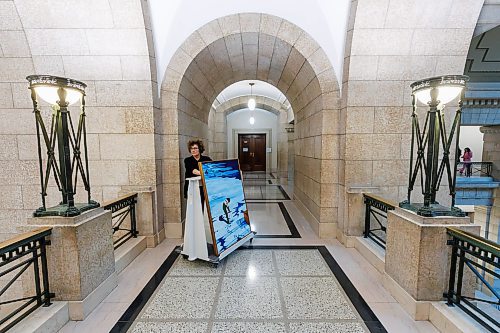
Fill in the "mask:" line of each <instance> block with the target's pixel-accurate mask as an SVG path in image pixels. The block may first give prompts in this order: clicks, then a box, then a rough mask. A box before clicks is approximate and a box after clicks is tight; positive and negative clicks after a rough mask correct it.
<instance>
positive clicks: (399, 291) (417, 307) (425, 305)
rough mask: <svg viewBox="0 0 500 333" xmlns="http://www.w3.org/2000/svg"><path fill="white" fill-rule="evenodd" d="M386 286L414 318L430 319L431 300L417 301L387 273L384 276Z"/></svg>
mask: <svg viewBox="0 0 500 333" xmlns="http://www.w3.org/2000/svg"><path fill="white" fill-rule="evenodd" d="M382 280H383V281H382V283H383V286H384V288H385V289H386V290H387V291H389V292H390V293H391V295H392V297H394V299H395V300H396V301H397V302H398V303H399V304H400V305H401V306H402V307H403V309H404V310H405V311H406V312H407V313H408V314H409V315H410V317H412V318H413V319H414V320H429V308H430V305H431V302H427V301H417V300H415V299H414V298H413V297H412V296H411V295H410V294H408V293H407V292H406V290H404V289H403V288H402V287H401V286H400V285H399V284H398V283H397V282H396V281H394V280H393V279H392V278H391V277H390V276H389V275H387V273H384V276H383V278H382Z"/></svg>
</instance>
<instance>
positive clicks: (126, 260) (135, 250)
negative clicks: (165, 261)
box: [115, 236, 147, 275]
mask: <svg viewBox="0 0 500 333" xmlns="http://www.w3.org/2000/svg"><path fill="white" fill-rule="evenodd" d="M146 247H147V241H146V237H144V236H137V238H130V239H129V240H127V242H125V244H123V245H122V246H120V247H119V248H117V249H116V250H115V273H116V274H117V275H118V274H120V272H121V271H122V270H124V269H125V267H127V266H128V265H129V264H130V263H131V262H132V261H133V260H134V259H135V258H136V257H137V256H138V255H139V254H141V252H142V251H144V250H145V249H146Z"/></svg>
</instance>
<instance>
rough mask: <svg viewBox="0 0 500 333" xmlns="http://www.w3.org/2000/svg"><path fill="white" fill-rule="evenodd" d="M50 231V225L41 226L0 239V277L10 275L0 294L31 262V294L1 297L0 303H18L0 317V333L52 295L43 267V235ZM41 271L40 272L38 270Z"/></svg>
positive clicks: (44, 264)
mask: <svg viewBox="0 0 500 333" xmlns="http://www.w3.org/2000/svg"><path fill="white" fill-rule="evenodd" d="M51 233H52V228H50V227H43V228H39V229H36V230H33V231H30V232H26V233H24V234H21V235H18V236H16V237H14V238H11V239H9V240H6V241H4V242H1V243H0V268H1V269H2V271H0V277H2V276H6V275H8V274H12V275H13V276H12V277H11V278H10V279H9V280H8V282H7V283H6V284H5V285H4V286H3V288H2V289H1V290H0V296H2V295H3V294H5V293H6V292H7V290H9V288H10V287H12V286H13V285H14V284H15V282H16V281H18V280H20V279H21V276H22V275H23V273H24V272H27V271H28V268H30V266H33V278H34V284H35V295H28V296H25V297H21V298H11V299H8V300H4V298H1V299H2V301H0V306H2V305H7V304H15V303H20V305H18V306H17V307H15V308H14V309H12V310H11V311H9V312H8V313H7V314H6V315H5V316H4V317H2V318H1V319H0V333H3V332H7V331H8V330H9V329H11V328H12V327H13V326H14V325H16V324H17V323H19V322H20V321H21V320H23V319H24V318H26V317H27V316H28V315H29V314H30V313H32V312H33V311H35V309H37V308H38V307H40V306H49V305H50V304H52V303H50V299H51V298H54V297H55V295H54V294H53V293H51V292H50V289H49V274H48V267H47V248H46V247H47V245H50V242H49V241H48V240H46V239H45V237H48V236H49V235H50V234H51ZM40 271H41V272H40Z"/></svg>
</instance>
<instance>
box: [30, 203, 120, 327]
mask: <svg viewBox="0 0 500 333" xmlns="http://www.w3.org/2000/svg"><path fill="white" fill-rule="evenodd" d="M28 224H29V225H31V226H36V227H40V226H48V227H52V235H51V236H50V242H51V244H50V246H49V247H48V248H47V260H48V267H49V283H50V290H51V291H52V292H54V293H55V295H56V297H55V300H57V301H68V304H69V316H70V319H71V320H84V319H85V317H87V315H88V314H89V313H90V312H91V311H92V310H94V308H95V307H96V306H97V305H99V303H101V302H102V300H103V299H104V298H105V297H106V296H107V295H108V294H109V293H110V292H111V291H112V290H113V289H114V288H115V287H116V286H117V276H116V274H115V257H114V248H113V238H112V236H113V233H112V227H111V212H110V211H104V209H103V208H96V209H93V210H90V211H87V212H84V213H83V214H81V215H79V216H75V217H34V218H30V219H29V220H28Z"/></svg>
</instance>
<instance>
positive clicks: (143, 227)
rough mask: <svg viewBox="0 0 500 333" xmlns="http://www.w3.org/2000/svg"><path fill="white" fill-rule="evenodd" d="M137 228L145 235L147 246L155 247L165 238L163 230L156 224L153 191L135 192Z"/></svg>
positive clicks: (140, 233)
mask: <svg viewBox="0 0 500 333" xmlns="http://www.w3.org/2000/svg"><path fill="white" fill-rule="evenodd" d="M136 207H137V209H136V214H137V215H136V217H137V230H138V231H139V235H141V236H145V237H146V241H147V246H148V247H155V246H156V245H158V244H159V243H160V242H161V241H162V240H163V239H165V231H164V230H163V228H162V227H160V226H159V225H158V221H157V219H156V216H157V215H156V212H155V207H156V206H155V192H154V191H143V192H137V206H136Z"/></svg>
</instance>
